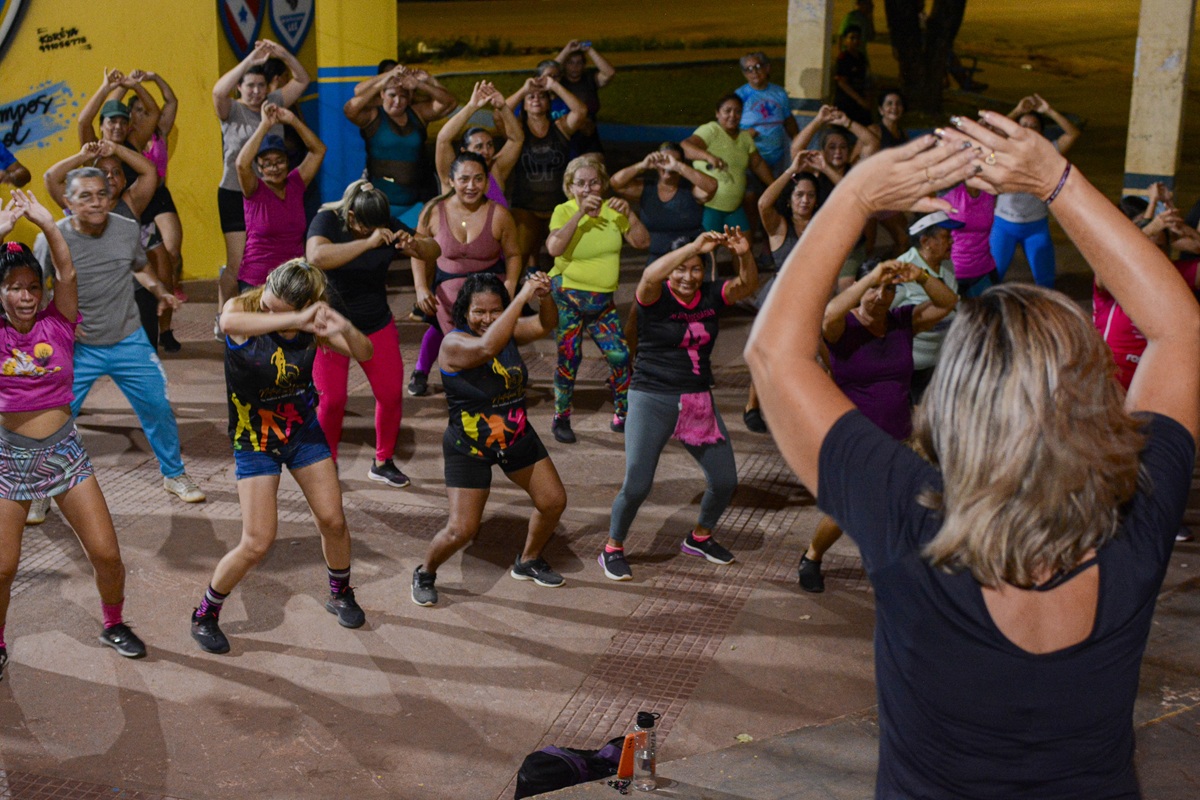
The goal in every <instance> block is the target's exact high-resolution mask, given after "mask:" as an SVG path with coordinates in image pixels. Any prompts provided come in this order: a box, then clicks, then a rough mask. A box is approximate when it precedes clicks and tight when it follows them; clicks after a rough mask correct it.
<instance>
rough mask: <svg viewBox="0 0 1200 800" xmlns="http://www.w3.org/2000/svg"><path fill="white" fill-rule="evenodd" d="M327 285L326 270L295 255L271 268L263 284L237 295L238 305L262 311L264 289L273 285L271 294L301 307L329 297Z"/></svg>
mask: <svg viewBox="0 0 1200 800" xmlns="http://www.w3.org/2000/svg"><path fill="white" fill-rule="evenodd" d="M327 285H328V282H327V281H326V279H325V273H324V272H322V271H321V270H320V269H318V268H317V267H314V266H313V265H312V264H310V263H308V262H307V261H305V260H304V259H303V258H293V259H292V260H291V261H285V262H283V263H282V264H280V265H279V266H278V267H276V268H275V269H273V270H271V272H270V274H269V275H267V281H266V283H264V284H263V285H262V286H255V287H254V288H252V289H247V290H246V291H244V292H242V293H241V294H240V295H238V297H237V301H238V306H239V307H240V308H241V310H242V311H262V306H261V304H262V296H263V292H264V291H266V290H267V289H270V290H271V294H273V295H275V296H276V297H278V298H279V299H280V300H282V301H283V302H285V303H287V304H288V305H289V306H291V307H292V308H294V309H296V310H297V311H299V310H300V309H302V308H307V307H308V306H310V305H312V304H313V303H316V302H318V301H321V300H326V299H327V297H326V294H325V290H326V287H327Z"/></svg>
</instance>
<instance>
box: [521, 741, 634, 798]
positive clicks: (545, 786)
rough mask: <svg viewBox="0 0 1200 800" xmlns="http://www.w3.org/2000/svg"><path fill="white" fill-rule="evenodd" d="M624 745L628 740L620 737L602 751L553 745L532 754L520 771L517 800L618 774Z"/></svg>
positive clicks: (602, 748) (526, 757)
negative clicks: (618, 765)
mask: <svg viewBox="0 0 1200 800" xmlns="http://www.w3.org/2000/svg"><path fill="white" fill-rule="evenodd" d="M624 743H625V737H624V736H618V737H617V738H615V739H610V740H609V742H608V744H606V745H604V747H601V748H600V749H599V750H576V749H575V748H573V747H555V746H553V745H551V746H550V747H543V748H542V749H541V750H538V751H537V752H536V753H530V754H529V755H527V756H525V760H524V761H523V762H521V769H520V771H518V772H517V793H516V794H515V795H513V800H523V798H526V797H533V796H534V795H538V794H542V793H544V792H553V791H554V790H556V789H565V788H566V787H568V786H574V785H575V784H577V783H587V782H588V781H594V780H597V779H599V778H609V777H612V776H613V775H616V774H617V764H618V763H619V762H620V760H621V746H622V745H623V744H624Z"/></svg>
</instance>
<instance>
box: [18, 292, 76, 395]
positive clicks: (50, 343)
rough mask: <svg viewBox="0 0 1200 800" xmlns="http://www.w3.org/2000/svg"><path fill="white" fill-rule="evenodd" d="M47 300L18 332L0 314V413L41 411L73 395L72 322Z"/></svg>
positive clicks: (73, 348)
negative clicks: (29, 324) (27, 326)
mask: <svg viewBox="0 0 1200 800" xmlns="http://www.w3.org/2000/svg"><path fill="white" fill-rule="evenodd" d="M82 319H83V317H82V316H80V315H78V314H77V315H76V316H75V321H74V322H72V321H70V320H68V319H67V318H66V317H64V316H63V315H62V314H60V313H59V311H58V307H57V306H56V305H54V304H53V303H51V304H50V305H49V306H47V307H46V308H44V309H42V310H41V311H39V312H38V313H37V316H36V317H35V318H34V321H33V327H32V328H31V329H30V330H29V332H28V333H21V332H20V331H18V330H17V329H16V328H14V327H12V326H11V325H9V324H8V320H6V319H4V318H3V317H0V348H2V352H0V414H11V413H16V412H20V411H44V410H45V409H48V408H57V407H58V406H62V405H66V404H68V403H70V402H71V401H72V400H73V399H75V395H74V394H73V393H72V392H71V383H72V381H73V380H74V378H75V368H74V365H73V361H72V359H73V357H74V354H75V326H77V325H78V324H79V323H80V321H82Z"/></svg>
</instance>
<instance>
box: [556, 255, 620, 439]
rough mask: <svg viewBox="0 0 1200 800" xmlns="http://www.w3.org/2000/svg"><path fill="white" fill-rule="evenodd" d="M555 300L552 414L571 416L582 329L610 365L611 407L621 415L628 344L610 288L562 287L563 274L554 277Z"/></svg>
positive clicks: (581, 346)
mask: <svg viewBox="0 0 1200 800" xmlns="http://www.w3.org/2000/svg"><path fill="white" fill-rule="evenodd" d="M552 286H553V296H554V302H555V303H556V304H557V305H558V330H557V331H555V337H554V338H555V341H556V342H557V343H558V369H557V370H556V371H555V373H554V415H555V416H556V417H569V416H571V398H572V397H573V396H574V394H575V374H576V373H577V372H578V371H579V362H580V360H581V359H582V358H583V331H584V329H585V328H586V329H587V332H588V334H589V335H591V337H592V341H593V342H595V343H596V346H597V347H599V348H600V352H602V353H604V357H605V358H606V359H608V365H609V367H610V368H611V369H612V375H610V376H609V379H608V385H609V388H610V389H612V393H613V411H614V413H616V415H617V416H618V417H620V418H621V419H624V418H625V415H626V413H627V412H628V411H629V378H630V371H629V347H628V345H626V344H625V332H624V330H623V329H622V328H621V318H620V317H619V316H617V307H616V306H615V305H613V295H612V293H611V292H584V291H580V290H578V289H564V288H563V286H562V278H561V277H559V278H555V279H554V281H553V284H552Z"/></svg>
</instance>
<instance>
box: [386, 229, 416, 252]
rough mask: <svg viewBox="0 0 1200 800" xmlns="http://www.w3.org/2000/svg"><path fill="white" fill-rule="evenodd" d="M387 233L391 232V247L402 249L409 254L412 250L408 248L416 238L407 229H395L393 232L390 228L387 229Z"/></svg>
mask: <svg viewBox="0 0 1200 800" xmlns="http://www.w3.org/2000/svg"><path fill="white" fill-rule="evenodd" d="M388 233H391V234H392V246H393V247H395V248H396V249H397V250H402V251H405V252H408V253H410V254H411V252H412V251H411V249H410V248H411V247H412V246H413V243H414V242H415V241H416V238H415V237H414V236H413V235H412V234H411V233H409V232H408V231H396V232H394V233H393V232H392V231H390V230H389V231H388Z"/></svg>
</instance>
